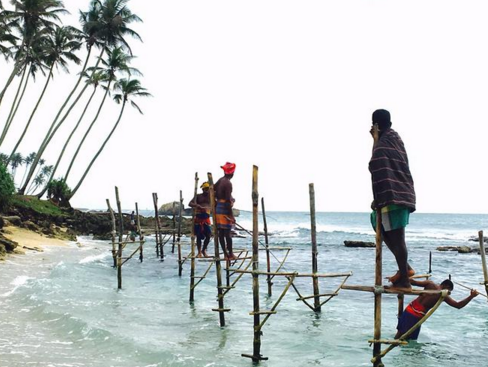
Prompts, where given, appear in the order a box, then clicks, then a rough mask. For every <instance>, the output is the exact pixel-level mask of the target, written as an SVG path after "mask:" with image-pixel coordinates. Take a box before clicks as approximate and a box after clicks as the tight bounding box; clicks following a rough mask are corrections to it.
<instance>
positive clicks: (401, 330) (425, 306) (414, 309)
mask: <svg viewBox="0 0 488 367" xmlns="http://www.w3.org/2000/svg"><path fill="white" fill-rule="evenodd" d="M410 282H411V283H412V284H413V285H416V286H419V287H424V289H425V290H438V291H441V290H444V289H447V290H448V291H449V292H452V290H453V289H454V284H453V283H452V282H451V281H450V280H449V279H446V280H444V281H443V282H442V283H441V284H436V283H434V282H433V281H430V280H424V281H418V280H414V279H412V280H410ZM478 294H479V293H478V291H476V290H474V289H472V290H471V293H470V295H469V296H468V297H466V298H465V299H463V300H462V301H459V302H458V301H455V300H454V299H452V298H451V297H450V296H447V297H446V298H445V299H444V302H446V303H447V304H448V305H449V306H451V307H454V308H457V309H460V308H463V307H464V306H466V305H467V304H468V303H469V302H471V300H472V299H473V298H474V297H476V296H477V295H478ZM439 297H440V295H439V294H422V295H420V296H419V297H417V298H415V299H414V300H413V301H412V302H410V304H409V305H408V306H407V307H406V308H405V311H403V312H402V315H401V316H400V317H399V318H398V326H397V330H398V332H397V334H396V335H395V339H399V338H400V337H401V336H402V335H403V334H405V333H406V332H407V331H408V330H410V329H411V328H412V327H413V326H414V325H415V324H416V323H417V322H419V321H420V320H421V319H422V318H423V317H424V316H425V314H426V313H427V311H429V310H430V309H431V308H432V307H434V306H435V304H436V303H437V301H438V300H439ZM419 333H420V327H418V328H417V329H416V330H415V331H414V332H413V333H412V334H410V335H409V336H408V337H407V338H406V339H407V340H417V338H418V336H419Z"/></svg>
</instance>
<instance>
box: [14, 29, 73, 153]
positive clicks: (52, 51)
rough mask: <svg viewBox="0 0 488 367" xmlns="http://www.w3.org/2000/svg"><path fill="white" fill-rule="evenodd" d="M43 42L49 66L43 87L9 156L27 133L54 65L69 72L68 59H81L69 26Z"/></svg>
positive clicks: (51, 75) (56, 31)
mask: <svg viewBox="0 0 488 367" xmlns="http://www.w3.org/2000/svg"><path fill="white" fill-rule="evenodd" d="M44 42H45V43H44V45H43V46H42V47H43V49H44V53H45V55H44V59H45V61H46V64H47V65H48V66H49V72H48V75H47V78H46V83H45V84H44V89H43V90H42V93H41V96H40V97H39V99H38V101H37V103H36V105H35V107H34V109H33V110H32V113H31V115H30V117H29V121H27V124H26V125H25V128H24V131H23V132H22V135H21V136H20V138H19V140H18V141H17V144H16V145H15V147H14V149H13V150H12V153H11V155H10V156H12V155H13V154H15V152H16V151H17V148H18V147H19V145H20V143H21V142H22V140H23V139H24V136H25V134H26V133H27V129H28V128H29V125H30V123H31V122H32V119H33V118H34V115H35V113H36V111H37V108H38V107H39V104H40V103H41V101H42V98H43V97H44V93H45V92H46V89H47V87H48V85H49V82H50V81H51V79H52V78H53V74H52V72H53V69H54V67H57V68H61V69H63V70H64V71H65V72H67V73H69V70H68V60H69V61H71V62H74V63H75V64H77V65H79V64H80V63H81V60H80V59H79V58H78V56H76V55H75V53H74V52H75V51H77V50H79V49H80V47H81V43H80V42H78V41H77V40H76V39H75V34H74V33H73V31H72V28H71V27H58V28H57V29H56V30H55V32H54V34H53V35H52V36H50V37H47V38H46V39H45V40H44Z"/></svg>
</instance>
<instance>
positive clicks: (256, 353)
mask: <svg viewBox="0 0 488 367" xmlns="http://www.w3.org/2000/svg"><path fill="white" fill-rule="evenodd" d="M258 204H259V192H258V167H257V166H253V169H252V270H253V274H252V298H253V306H254V307H253V312H254V342H253V353H252V355H253V357H252V360H253V361H254V362H259V361H260V360H262V355H261V335H262V331H261V328H260V327H259V325H260V323H261V322H260V314H259V274H257V273H254V272H258V271H259V225H258Z"/></svg>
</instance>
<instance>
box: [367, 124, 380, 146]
mask: <svg viewBox="0 0 488 367" xmlns="http://www.w3.org/2000/svg"><path fill="white" fill-rule="evenodd" d="M369 133H370V134H371V136H372V137H373V139H374V142H375V144H376V142H377V141H378V140H379V139H380V128H379V127H378V124H374V125H373V126H371V130H369Z"/></svg>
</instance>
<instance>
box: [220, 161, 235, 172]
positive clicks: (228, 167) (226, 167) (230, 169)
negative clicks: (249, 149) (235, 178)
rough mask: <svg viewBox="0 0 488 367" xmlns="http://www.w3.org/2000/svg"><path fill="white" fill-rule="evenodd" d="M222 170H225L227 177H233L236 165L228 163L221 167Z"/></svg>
mask: <svg viewBox="0 0 488 367" xmlns="http://www.w3.org/2000/svg"><path fill="white" fill-rule="evenodd" d="M220 168H222V169H223V170H224V173H225V174H226V175H231V174H233V173H234V171H235V170H236V165H235V163H230V162H227V163H226V164H224V165H223V166H220Z"/></svg>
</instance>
